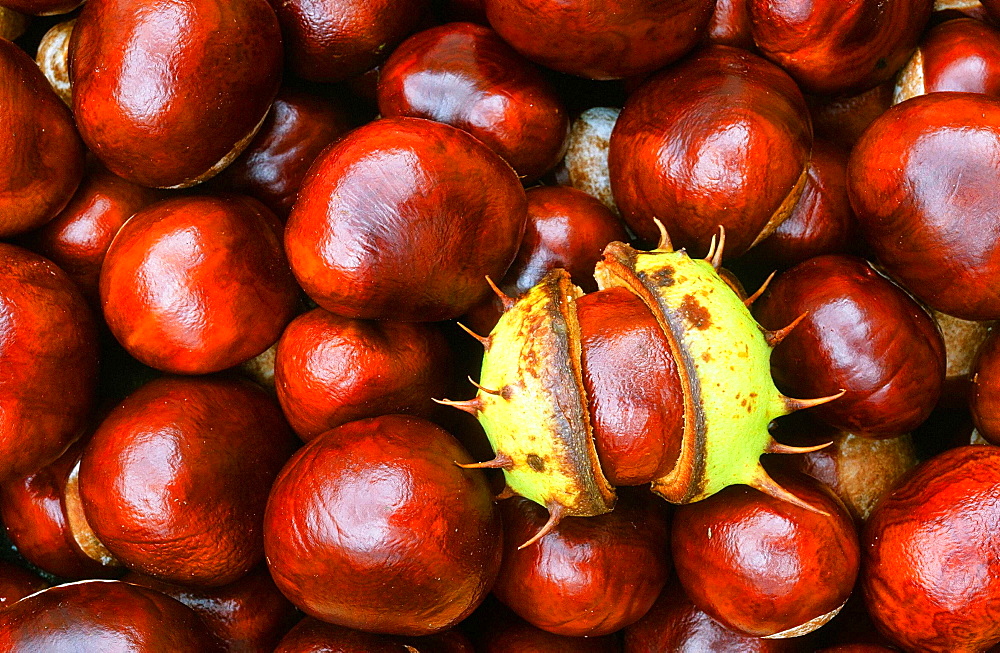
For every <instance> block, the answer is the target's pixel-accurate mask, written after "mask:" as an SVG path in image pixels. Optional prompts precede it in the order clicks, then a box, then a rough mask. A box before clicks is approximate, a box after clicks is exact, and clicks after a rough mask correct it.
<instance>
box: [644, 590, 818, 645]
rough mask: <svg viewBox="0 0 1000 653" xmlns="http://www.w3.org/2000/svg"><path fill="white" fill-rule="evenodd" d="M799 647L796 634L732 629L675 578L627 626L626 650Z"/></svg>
mask: <svg viewBox="0 0 1000 653" xmlns="http://www.w3.org/2000/svg"><path fill="white" fill-rule="evenodd" d="M800 650H802V648H801V647H800V645H799V643H798V642H797V641H796V640H795V639H794V638H793V639H763V638H761V637H752V636H750V635H743V634H741V633H737V632H734V631H732V630H729V629H728V628H726V627H724V626H723V625H721V624H720V623H719V622H717V621H715V620H714V619H712V618H711V617H709V616H708V615H707V614H705V613H704V612H702V611H701V610H699V609H698V608H696V607H695V605H694V604H693V603H691V600H690V599H688V597H687V595H686V594H684V590H683V588H681V586H680V585H679V584H678V583H676V582H674V583H670V584H668V585H667V587H666V588H664V590H663V591H662V592H661V593H660V598H658V599H656V603H654V604H653V607H652V608H650V609H649V611H648V612H647V613H646V615H645V616H644V617H643V618H642V619H640V620H639V621H637V622H635V623H634V624H632V625H631V626H629V627H627V628H626V629H625V651H626V653H646V652H649V653H652V652H654V651H681V652H684V653H696V652H697V651H712V652H713V653H786V652H787V653H792V652H793V651H800Z"/></svg>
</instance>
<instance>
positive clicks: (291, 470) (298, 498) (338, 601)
mask: <svg viewBox="0 0 1000 653" xmlns="http://www.w3.org/2000/svg"><path fill="white" fill-rule="evenodd" d="M455 461H458V462H463V463H470V462H472V460H471V458H470V456H469V455H468V454H467V453H466V452H465V451H464V450H463V449H462V447H461V445H459V444H458V442H457V441H456V440H455V439H454V438H453V437H451V436H450V435H449V434H448V433H447V432H445V431H443V430H442V429H440V428H439V427H437V426H435V425H433V424H431V423H430V422H427V421H425V420H421V419H418V418H413V417H404V416H396V415H390V416H386V417H377V418H374V419H368V420H360V421H357V422H351V423H349V424H345V425H344V426H341V427H339V428H337V429H334V430H332V431H327V432H326V433H325V434H323V435H321V436H320V437H318V438H316V439H314V440H313V441H312V442H310V443H309V444H307V445H306V446H305V447H304V448H302V449H301V450H300V451H299V452H298V453H297V454H296V455H295V456H294V457H293V458H292V460H291V461H289V463H288V465H286V467H285V468H284V470H282V473H281V475H280V477H279V478H278V480H277V482H276V483H275V485H274V489H273V490H272V492H271V498H270V500H269V501H268V506H267V514H266V516H265V524H264V534H265V548H266V551H267V560H268V565H269V567H270V569H271V574H272V575H273V576H274V580H275V583H277V585H278V587H279V588H280V589H281V591H282V592H283V593H284V594H285V595H286V596H287V597H288V598H289V599H291V601H292V602H293V603H295V604H296V605H297V606H298V607H299V608H300V609H302V610H303V611H304V612H306V613H307V614H309V615H311V616H314V617H317V618H322V619H323V620H325V621H329V622H333V623H338V624H340V625H344V626H348V627H353V628H361V629H364V630H368V631H371V632H379V633H389V634H399V635H425V634H430V633H433V632H439V631H442V630H444V629H447V628H449V627H451V626H452V625H454V624H456V623H458V622H459V621H461V620H462V619H463V618H465V617H466V616H468V615H469V613H471V612H472V611H473V610H474V609H475V608H476V606H478V605H479V603H480V602H481V601H482V600H483V598H484V597H485V596H486V594H487V593H488V592H489V589H490V587H491V586H492V585H493V581H494V579H495V578H496V574H497V571H498V569H499V567H500V551H501V546H502V534H501V525H500V515H499V512H498V511H497V509H496V507H495V506H494V505H493V499H492V495H491V493H490V489H489V486H488V485H487V483H486V478H485V476H483V474H482V472H480V471H478V470H464V469H461V468H460V467H458V466H457V465H455V464H454V462H455Z"/></svg>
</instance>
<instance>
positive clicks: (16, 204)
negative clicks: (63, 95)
mask: <svg viewBox="0 0 1000 653" xmlns="http://www.w3.org/2000/svg"><path fill="white" fill-rule="evenodd" d="M0 79H3V80H4V83H3V88H2V89H0V113H2V114H3V116H4V119H3V123H2V125H0V149H2V150H3V152H4V155H3V157H4V164H3V166H2V167H0V238H6V237H9V236H13V235H16V234H20V233H24V232H26V231H29V230H31V229H35V228H37V227H40V226H42V225H43V224H45V223H46V222H48V221H49V220H51V219H52V218H54V217H55V215H56V214H57V213H59V211H60V210H62V208H63V207H64V206H66V203H67V202H68V201H69V199H70V197H72V195H73V192H74V191H75V190H76V187H77V185H78V184H79V183H80V179H81V178H82V177H83V163H84V158H83V156H84V148H83V142H82V141H81V140H80V136H79V135H78V134H77V132H76V128H75V127H74V125H73V117H72V116H71V115H70V112H69V110H68V109H67V108H66V106H65V105H64V104H63V103H62V100H60V99H59V97H58V96H57V95H56V94H55V92H54V91H53V90H52V88H51V87H50V86H49V82H48V81H47V80H46V79H45V76H44V75H42V73H41V71H40V70H39V69H38V66H37V65H35V62H34V61H32V60H31V58H30V57H29V56H28V55H27V54H25V53H24V51H23V50H21V49H20V48H19V47H17V46H16V45H14V44H13V43H11V42H9V41H7V40H5V39H0Z"/></svg>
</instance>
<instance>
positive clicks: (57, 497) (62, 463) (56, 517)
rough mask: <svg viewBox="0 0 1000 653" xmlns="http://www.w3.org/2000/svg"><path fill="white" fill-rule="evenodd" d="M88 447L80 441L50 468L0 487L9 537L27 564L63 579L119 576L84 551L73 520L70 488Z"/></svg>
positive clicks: (0, 505) (0, 506)
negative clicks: (78, 540) (68, 493)
mask: <svg viewBox="0 0 1000 653" xmlns="http://www.w3.org/2000/svg"><path fill="white" fill-rule="evenodd" d="M83 444H84V442H83V441H82V440H78V441H77V442H76V443H74V445H73V446H71V447H70V448H69V449H67V450H66V453H64V454H63V455H62V456H60V457H59V458H58V459H57V460H56V461H55V462H53V463H52V464H51V465H47V466H45V467H43V468H42V469H40V470H39V471H37V472H35V473H34V474H28V475H27V476H24V477H22V478H16V479H11V480H10V481H8V482H6V483H4V484H3V485H2V486H0V518H2V521H3V525H4V526H5V527H6V529H7V537H8V538H10V541H11V543H13V544H14V546H16V547H17V550H18V553H20V554H21V555H22V556H24V558H25V560H27V561H28V562H30V563H32V564H33V565H35V566H37V567H38V568H40V569H42V570H43V571H47V572H49V573H50V574H54V575H55V576H59V577H61V578H79V579H83V578H101V577H106V576H109V575H113V574H114V572H115V571H117V570H116V568H115V567H114V566H109V565H103V564H101V563H100V562H98V561H97V560H94V559H93V558H91V557H90V556H89V555H87V554H86V553H85V552H84V551H83V549H82V548H81V547H80V545H79V543H77V540H76V537H74V533H73V528H72V527H73V522H72V521H71V519H70V517H69V515H68V512H69V510H70V509H71V506H70V505H68V504H67V500H66V492H67V487H66V486H67V483H68V481H69V477H70V473H71V472H72V470H73V468H74V467H75V466H76V464H77V462H78V461H79V460H80V455H81V454H82V453H83Z"/></svg>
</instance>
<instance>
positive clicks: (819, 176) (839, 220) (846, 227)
mask: <svg viewBox="0 0 1000 653" xmlns="http://www.w3.org/2000/svg"><path fill="white" fill-rule="evenodd" d="M859 239H860V234H859V233H858V226H857V221H856V220H855V219H854V211H853V210H852V209H851V201H850V198H848V196H847V151H845V150H843V149H841V148H840V147H839V146H837V145H833V144H832V143H829V142H827V141H822V140H819V139H817V140H816V141H815V142H813V150H812V158H811V159H810V160H809V173H808V176H807V177H806V183H805V187H804V188H803V189H802V196H801V197H799V201H798V202H796V204H795V208H794V209H792V212H791V215H789V216H788V218H787V219H786V220H785V221H784V222H782V223H781V224H780V225H778V227H777V229H775V230H774V232H773V233H772V234H771V235H770V236H768V237H767V238H765V239H764V240H762V241H761V242H760V243H759V244H758V245H757V246H756V247H754V249H753V253H752V254H751V255H750V256H752V257H753V260H754V262H755V263H757V264H758V265H763V266H764V267H771V266H773V267H779V268H789V267H791V266H793V265H796V264H797V263H801V262H802V261H805V260H806V259H809V258H812V257H814V256H820V255H822V254H849V253H851V252H853V251H854V250H856V249H858V241H859Z"/></svg>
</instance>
